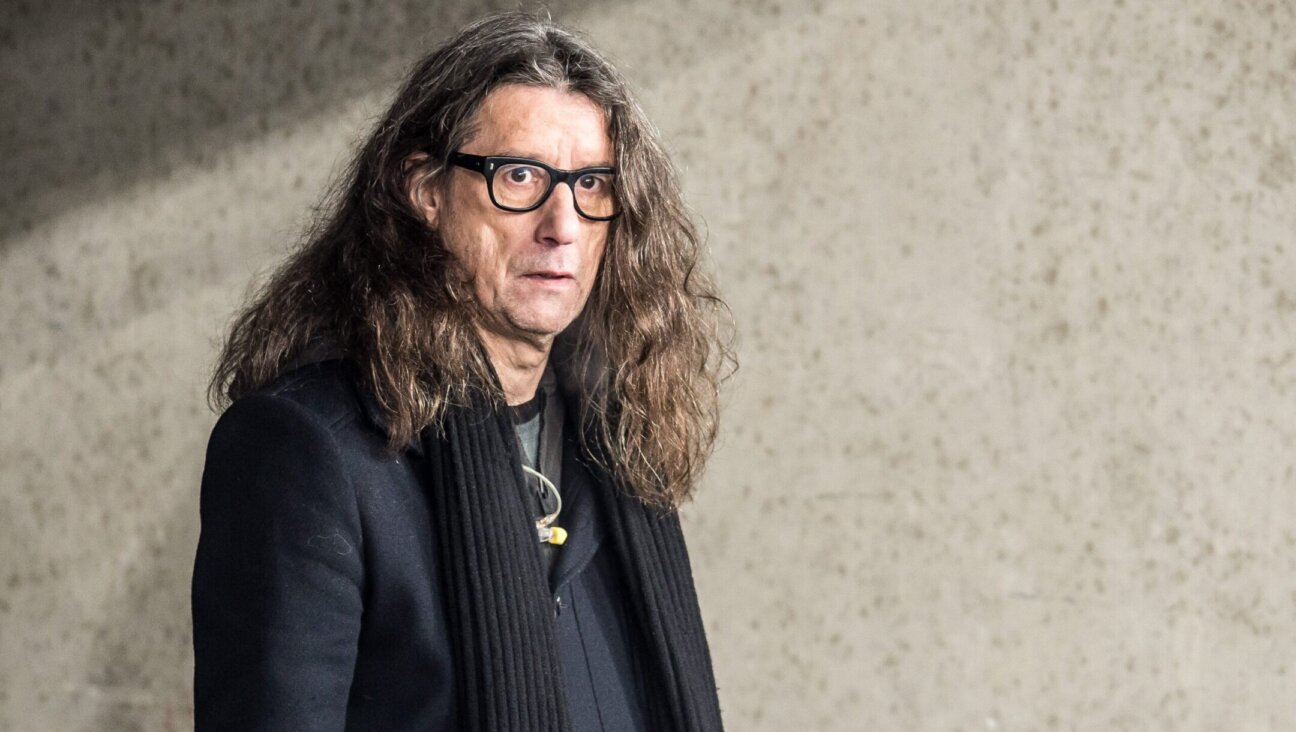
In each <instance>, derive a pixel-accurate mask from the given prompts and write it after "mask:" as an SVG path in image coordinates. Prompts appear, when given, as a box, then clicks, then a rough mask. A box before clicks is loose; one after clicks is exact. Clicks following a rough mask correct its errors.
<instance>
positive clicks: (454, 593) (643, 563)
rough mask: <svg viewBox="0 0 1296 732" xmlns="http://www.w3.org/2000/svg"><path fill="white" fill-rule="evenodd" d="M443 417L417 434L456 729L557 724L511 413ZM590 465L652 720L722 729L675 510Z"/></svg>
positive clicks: (659, 724) (491, 731) (538, 572)
mask: <svg viewBox="0 0 1296 732" xmlns="http://www.w3.org/2000/svg"><path fill="white" fill-rule="evenodd" d="M483 402H484V400H483ZM442 427H443V434H436V432H435V430H432V429H429V430H426V431H425V433H424V435H423V438H422V442H423V449H424V452H425V455H426V456H427V459H428V464H429V470H430V479H431V481H432V485H431V486H430V493H431V498H432V503H433V514H434V515H433V519H432V520H433V525H434V528H435V530H436V532H437V550H438V551H439V553H440V559H441V565H442V572H441V577H442V582H443V590H444V594H445V598H446V604H447V607H446V610H447V614H448V622H449V625H450V637H451V639H452V640H451V642H452V644H453V645H454V648H453V655H454V664H455V676H456V679H455V684H456V691H455V693H456V701H457V704H458V709H459V712H458V714H459V726H458V727H457V729H464V730H473V731H477V732H540V731H544V732H559V731H565V730H566V729H567V728H568V727H569V723H568V717H567V708H566V702H565V698H564V695H563V685H562V678H561V675H560V674H561V672H560V670H559V667H558V654H557V640H556V637H555V621H554V616H553V603H552V600H551V599H550V596H549V587H548V582H547V580H546V578H545V574H544V571H543V568H542V563H541V558H540V552H539V548H538V545H537V542H536V534H535V522H534V519H533V518H532V517H531V516H530V515H529V514H528V512H527V508H526V506H525V505H524V504H523V500H522V495H523V494H522V491H521V490H520V486H521V485H523V475H522V468H521V456H520V453H519V451H518V447H517V440H516V438H515V436H514V431H513V425H512V422H511V419H510V417H509V416H508V414H507V412H506V410H504V409H502V408H500V409H497V408H493V407H491V406H488V405H486V404H485V403H478V404H476V405H474V406H471V407H452V408H450V409H448V410H447V411H446V413H445V415H444V418H443V421H442ZM602 464H604V465H606V464H609V463H608V462H607V461H606V460H604V461H602ZM590 468H591V473H592V474H593V475H594V476H595V478H596V480H597V483H598V488H599V490H596V493H599V494H600V498H599V500H600V502H601V505H600V510H601V515H602V517H603V520H604V521H605V522H606V524H607V527H608V533H609V534H610V535H611V536H612V537H613V541H614V546H615V548H616V551H617V553H618V554H619V556H620V563H621V567H622V570H623V572H624V573H625V577H626V586H627V587H628V588H629V590H630V598H629V601H630V604H631V605H632V606H633V608H634V617H635V619H636V620H637V621H638V625H639V629H638V632H637V636H636V639H635V640H634V641H632V643H633V644H634V646H635V647H634V648H632V649H631V651H632V653H633V655H634V657H635V659H636V663H637V664H639V666H640V668H641V669H642V671H643V676H644V680H645V693H646V696H647V702H648V713H649V724H650V725H651V728H652V729H654V730H678V731H679V732H704V731H705V732H712V731H713V730H721V729H722V726H721V721H720V705H719V700H718V699H717V697H716V687H715V675H714V672H713V670H712V667H711V656H710V653H709V651H708V650H707V642H706V634H705V632H704V629H703V626H702V616H701V613H700V611H699V610H698V602H697V594H696V592H695V590H694V588H693V573H692V569H691V567H690V566H689V560H688V554H687V552H686V550H685V546H684V535H683V533H682V532H681V530H680V523H679V516H678V514H677V513H676V512H674V511H672V512H669V513H662V512H659V511H657V510H655V509H653V508H650V507H647V506H645V505H644V504H643V503H642V502H640V501H638V500H637V499H634V498H631V497H629V496H628V495H626V493H625V492H624V491H623V490H620V489H617V488H614V486H615V485H616V484H615V483H614V482H612V481H611V480H609V477H608V475H607V473H606V472H605V471H602V470H599V469H598V467H597V466H596V465H590Z"/></svg>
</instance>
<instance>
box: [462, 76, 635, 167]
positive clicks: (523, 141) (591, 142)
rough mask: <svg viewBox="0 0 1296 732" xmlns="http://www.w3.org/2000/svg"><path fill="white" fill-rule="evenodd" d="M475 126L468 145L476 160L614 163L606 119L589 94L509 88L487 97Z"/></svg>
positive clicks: (560, 164) (583, 164)
mask: <svg viewBox="0 0 1296 732" xmlns="http://www.w3.org/2000/svg"><path fill="white" fill-rule="evenodd" d="M476 123H477V124H476V128H477V129H476V131H475V132H474V134H473V135H472V137H471V138H469V140H468V142H467V143H465V149H466V151H469V152H472V153H474V154H476V155H516V156H520V157H529V158H536V159H538V160H540V161H541V162H546V163H549V164H550V165H554V166H557V167H567V168H576V167H586V166H591V165H610V164H612V163H613V160H612V141H611V140H610V139H609V138H608V133H607V119H606V117H605V116H604V114H603V110H602V109H601V108H600V107H599V106H598V105H597V104H595V103H594V102H593V101H591V100H590V98H589V97H587V96H585V95H584V94H579V93H576V92H570V91H560V90H558V89H552V88H549V87H535V86H522V85H519V84H507V85H504V86H501V87H499V88H497V89H495V90H493V91H491V93H490V94H487V95H486V99H485V100H484V101H483V102H482V106H481V109H480V110H479V111H478V112H477V120H476Z"/></svg>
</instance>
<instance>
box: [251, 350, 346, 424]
mask: <svg viewBox="0 0 1296 732" xmlns="http://www.w3.org/2000/svg"><path fill="white" fill-rule="evenodd" d="M257 396H262V397H271V398H278V399H284V400H287V401H289V402H292V403H293V405H294V406H296V407H298V408H300V409H301V410H302V411H305V412H307V413H309V414H310V415H311V417H312V418H313V419H314V421H315V422H316V423H317V424H319V425H321V426H323V427H324V428H326V429H328V430H329V431H331V432H337V431H339V430H343V429H345V428H347V427H349V426H351V425H353V424H354V423H357V422H361V423H364V422H365V419H364V418H365V416H366V413H367V412H366V409H365V406H364V403H363V397H362V396H361V394H360V392H359V390H358V389H357V388H356V384H355V380H354V377H353V376H352V374H351V370H350V368H349V367H348V366H347V364H346V362H344V361H322V362H317V363H311V364H307V365H305V366H300V367H298V368H296V369H293V370H291V371H288V372H286V373H284V374H281V375H279V377H278V378H276V379H275V380H274V381H272V382H270V383H269V384H267V385H266V386H264V387H262V388H260V389H258V390H256V391H254V392H251V393H249V394H247V395H245V396H243V397H241V398H240V399H239V400H238V401H242V400H243V399H253V398H255V397H257ZM236 403H237V401H236ZM363 426H368V425H367V424H365V425H363Z"/></svg>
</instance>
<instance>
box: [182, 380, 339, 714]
mask: <svg viewBox="0 0 1296 732" xmlns="http://www.w3.org/2000/svg"><path fill="white" fill-rule="evenodd" d="M200 516H201V521H202V532H201V536H200V538H199V540H198V553H197V558H196V560H195V562H194V574H193V598H192V599H193V633H194V638H193V640H194V717H195V726H196V728H197V729H198V730H227V729H229V730H233V729H237V730H260V729H276V730H287V729H292V730H306V729H309V730H341V729H343V728H344V727H345V725H346V708H347V695H348V690H349V688H350V686H351V677H352V673H353V670H354V667H355V660H356V643H357V638H358V636H359V632H360V616H361V613H362V610H363V603H362V599H361V598H362V592H363V561H362V558H361V557H362V547H361V544H360V542H361V536H360V519H359V510H358V508H357V505H356V498H355V492H354V489H353V487H352V486H351V484H350V481H349V478H348V476H347V473H346V471H345V470H344V466H343V461H342V459H341V456H340V454H339V451H338V448H337V444H336V442H335V441H334V438H333V435H332V433H331V432H330V431H329V430H328V429H326V428H325V426H324V425H322V424H320V423H319V421H318V418H316V417H315V416H314V415H313V414H311V413H310V412H308V411H307V410H306V409H305V408H303V407H301V406H299V405H298V404H297V403H295V402H293V401H290V400H288V399H286V398H283V397H277V396H265V395H256V396H251V397H247V398H244V399H241V400H239V401H237V402H236V403H235V404H234V405H233V406H232V407H230V408H229V409H228V410H227V411H226V412H225V414H224V415H222V417H221V418H220V420H219V421H218V422H217V424H216V427H215V429H214V430H213V431H212V436H211V441H210V443H209V444H208V448H207V464H206V467H205V469H204V471H203V477H202V496H201V506H200Z"/></svg>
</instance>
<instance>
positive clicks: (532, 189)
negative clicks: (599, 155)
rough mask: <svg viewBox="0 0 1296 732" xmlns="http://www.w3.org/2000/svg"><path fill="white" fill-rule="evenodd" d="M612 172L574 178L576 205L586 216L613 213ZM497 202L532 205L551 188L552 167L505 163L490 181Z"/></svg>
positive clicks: (508, 204) (513, 206) (519, 205)
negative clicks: (549, 168)
mask: <svg viewBox="0 0 1296 732" xmlns="http://www.w3.org/2000/svg"><path fill="white" fill-rule="evenodd" d="M613 178H614V176H613V175H612V174H610V173H584V174H582V175H581V176H580V177H579V178H576V179H575V180H573V181H572V184H571V187H572V193H573V194H574V195H575V198H576V208H577V209H578V210H579V211H580V212H581V213H583V214H585V215H586V216H611V215H612V214H613V213H614V212H615V210H616V208H615V196H614V195H613V190H612V183H613ZM491 185H492V186H493V193H494V195H495V202H496V203H498V204H499V205H501V206H504V207H506V208H516V209H525V208H530V207H532V206H534V205H536V203H538V202H539V201H540V199H541V198H542V197H544V195H545V193H546V192H547V191H549V185H550V180H549V171H547V170H545V169H544V168H540V167H537V166H534V165H527V164H526V163H506V164H504V165H501V166H500V167H499V169H498V170H496V171H495V176H494V179H493V180H492V181H491Z"/></svg>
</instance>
